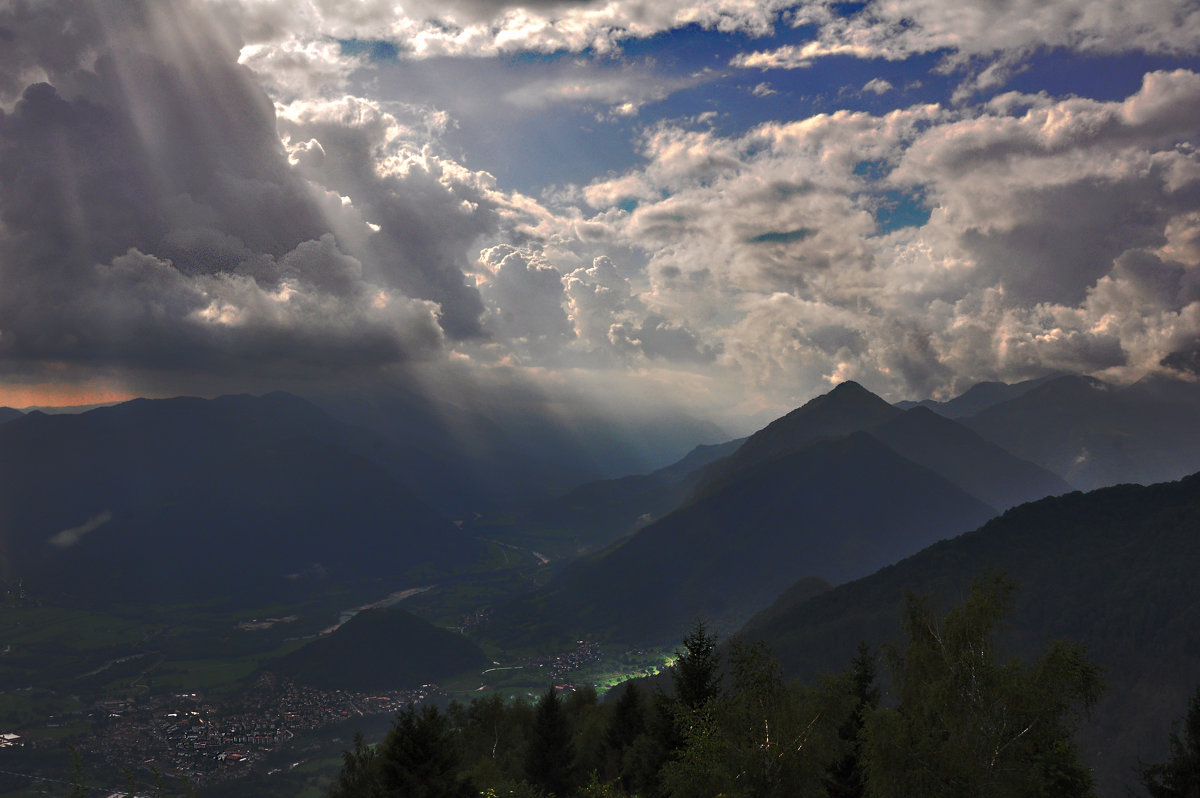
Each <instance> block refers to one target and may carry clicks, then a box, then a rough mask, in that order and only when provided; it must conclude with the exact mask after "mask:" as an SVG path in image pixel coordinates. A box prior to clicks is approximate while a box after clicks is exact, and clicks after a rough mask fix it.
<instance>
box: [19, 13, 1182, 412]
mask: <svg viewBox="0 0 1200 798" xmlns="http://www.w3.org/2000/svg"><path fill="white" fill-rule="evenodd" d="M1197 53H1200V2H1197V0H1144V1H1143V2H1139V3H1136V4H1131V3H1126V2H1118V0H1056V1H1055V2H1050V3H1047V2H1044V0H870V1H869V2H838V3H831V2H824V1H822V0H806V1H805V2H800V3H793V2H787V1H786V0H657V1H656V2H653V3H649V2H645V1H644V0H563V1H556V0H534V2H528V3H524V4H519V3H511V2H506V1H505V0H439V2H430V1H429V0H412V1H411V2H405V3H394V2H383V1H382V0H337V1H336V2H335V1H334V0H61V1H60V0H0V404H6V405H11V406H18V407H20V406H26V405H33V404H76V403H78V404H82V403H90V402H99V401H110V400H113V399H119V398H124V397H127V396H135V395H145V396H166V395H173V394H179V393H193V394H201V395H214V394H217V393H222V392H228V391H233V390H251V391H262V390H271V389H274V388H288V389H295V388H303V387H305V386H309V387H316V386H322V385H324V386H336V385H352V384H353V385H359V384H371V382H372V381H374V380H388V379H397V378H400V376H401V375H403V376H404V377H405V378H408V377H413V375H416V376H415V377H414V378H417V379H420V380H422V381H424V383H425V384H435V383H436V384H439V385H443V386H446V385H452V386H454V388H453V390H456V391H463V392H470V391H486V390H489V386H494V385H497V384H506V385H512V384H522V385H528V386H531V387H533V388H535V389H537V390H541V391H547V392H550V393H552V394H554V395H556V396H580V397H591V398H593V399H595V398H597V397H603V399H604V401H607V402H611V403H612V406H613V407H620V406H621V404H622V403H623V402H630V403H633V402H643V403H644V402H651V403H653V402H661V403H663V404H670V405H673V406H678V407H680V408H682V409H685V410H687V411H689V412H692V413H695V414H697V415H700V416H704V417H708V418H712V419H723V420H726V421H728V420H730V419H737V418H746V417H760V416H762V415H764V414H766V415H767V416H770V415H772V414H778V412H781V411H784V410H786V409H788V408H790V407H793V406H795V405H796V404H798V403H799V402H801V401H803V400H805V399H807V398H809V397H811V396H814V395H816V394H819V393H822V392H824V391H826V390H828V389H829V388H830V387H832V386H833V385H835V384H837V383H838V382H841V381H843V380H847V379H853V380H857V381H858V382H860V383H862V384H863V385H865V386H866V387H868V388H869V389H871V390H873V391H875V392H876V393H879V394H880V395H882V396H884V397H886V398H888V399H892V400H898V399H904V398H923V397H931V396H932V397H936V398H948V397H950V396H953V395H955V394H957V393H960V392H961V391H963V390H965V389H966V388H967V387H969V386H970V385H971V384H973V383H975V382H978V381H981V380H1003V381H1008V382H1012V381H1016V380H1021V379H1027V378H1032V377H1037V376H1042V375H1044V374H1047V373H1051V372H1058V371H1070V372H1077V373H1085V374H1091V375H1095V376H1098V377H1101V378H1103V379H1107V380H1112V381H1116V382H1130V381H1133V380H1136V379H1139V378H1141V377H1143V376H1145V375H1147V374H1152V373H1157V372H1168V373H1171V374H1174V375H1177V376H1191V377H1195V376H1196V374H1197V373H1200V152H1198V151H1197V146H1198V145H1200V57H1198V56H1197V55H1196V54H1197ZM735 426H736V423H735Z"/></svg>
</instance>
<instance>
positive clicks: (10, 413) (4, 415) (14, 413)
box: [0, 407, 25, 424]
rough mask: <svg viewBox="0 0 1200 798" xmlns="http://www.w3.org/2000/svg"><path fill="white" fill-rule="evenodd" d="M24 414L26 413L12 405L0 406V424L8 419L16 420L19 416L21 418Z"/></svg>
mask: <svg viewBox="0 0 1200 798" xmlns="http://www.w3.org/2000/svg"><path fill="white" fill-rule="evenodd" d="M23 415H25V414H24V413H22V412H21V411H20V410H14V409H13V408H11V407H0V424H4V423H5V422H8V421H14V420H16V419H18V418H21V417H22V416H23Z"/></svg>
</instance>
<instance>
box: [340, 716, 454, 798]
mask: <svg viewBox="0 0 1200 798" xmlns="http://www.w3.org/2000/svg"><path fill="white" fill-rule="evenodd" d="M451 735H452V729H451V728H450V723H449V721H448V719H447V718H446V716H445V715H443V714H442V713H440V712H439V711H438V709H437V707H432V706H426V707H422V708H421V709H420V710H417V708H416V707H414V706H413V705H412V704H409V706H408V708H407V709H405V710H403V711H401V712H399V713H398V714H397V715H396V719H395V720H394V721H393V722H392V728H391V730H389V731H388V734H387V737H386V738H385V739H384V741H383V742H382V743H381V744H380V745H379V747H378V748H377V749H375V750H374V751H372V750H371V749H370V748H368V747H367V746H366V745H364V744H363V740H362V737H361V735H359V736H356V737H355V739H354V751H347V752H345V753H344V754H343V755H342V756H343V759H344V762H343V767H342V772H341V774H340V775H339V777H338V781H337V783H336V784H335V785H334V786H333V788H332V789H331V790H330V793H329V794H330V796H331V798H385V797H386V798H470V797H471V796H474V795H475V794H476V791H475V788H474V786H473V785H472V784H471V782H470V781H469V780H468V779H467V778H465V777H464V776H463V775H461V773H460V770H461V768H460V762H459V755H458V749H457V747H456V746H455V745H454V741H453V739H452V738H451Z"/></svg>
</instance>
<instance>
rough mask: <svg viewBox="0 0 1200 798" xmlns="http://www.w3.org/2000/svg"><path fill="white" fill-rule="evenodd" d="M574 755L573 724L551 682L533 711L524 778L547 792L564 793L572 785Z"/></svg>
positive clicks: (562, 794)
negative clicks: (569, 720) (568, 718)
mask: <svg viewBox="0 0 1200 798" xmlns="http://www.w3.org/2000/svg"><path fill="white" fill-rule="evenodd" d="M574 758H575V746H574V744H573V742H572V739H571V725H570V723H569V722H568V720H567V715H566V713H565V712H564V711H563V706H562V701H560V700H559V697H558V691H557V690H555V689H554V686H553V685H551V686H550V689H548V690H547V691H546V694H545V695H543V696H542V698H541V700H540V701H538V704H537V709H536V711H535V712H534V716H533V731H532V735H531V737H530V740H529V750H528V753H527V754H526V757H525V778H527V779H528V780H529V782H530V783H531V784H534V785H536V786H538V787H541V788H542V789H544V790H546V791H547V792H550V793H553V794H555V795H558V796H565V795H567V794H568V792H569V791H570V789H571V787H572V786H573V779H572V773H571V762H572V761H573V760H574Z"/></svg>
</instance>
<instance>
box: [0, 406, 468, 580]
mask: <svg viewBox="0 0 1200 798" xmlns="http://www.w3.org/2000/svg"><path fill="white" fill-rule="evenodd" d="M348 437H349V438H352V437H353V434H351V433H348V432H347V431H346V430H345V429H344V428H343V427H342V426H341V425H339V424H338V423H337V422H335V421H333V420H332V419H331V418H329V417H328V416H327V415H326V414H324V413H323V412H322V411H320V410H318V409H317V408H316V407H314V406H312V405H310V404H309V403H307V402H305V401H303V400H301V399H298V398H297V397H294V396H290V395H287V394H270V395H267V396H264V397H250V396H230V397H222V398H220V399H216V400H211V401H208V400H202V399H190V398H181V399H170V400H153V401H152V400H135V401H133V402H127V403H125V404H122V405H118V406H115V407H111V408H103V409H99V410H94V411H90V412H88V413H83V414H79V415H61V416H47V415H44V414H41V413H31V414H29V415H27V416H25V417H24V418H22V419H17V420H15V421H12V422H9V423H8V424H5V425H3V426H0V546H2V547H3V552H4V557H3V568H4V574H3V576H4V578H6V579H9V580H14V579H24V581H25V584H26V585H27V586H28V587H29V589H30V590H32V591H35V592H37V593H39V594H40V595H51V594H53V595H61V596H63V597H68V598H72V599H75V600H79V601H88V602H111V601H119V600H129V601H135V602H136V601H143V600H159V601H164V600H196V599H197V598H201V597H208V596H213V595H216V596H221V597H226V598H230V599H231V600H233V599H239V598H240V599H249V598H252V597H253V598H263V597H274V596H276V595H279V594H280V593H289V592H295V591H297V590H301V589H303V588H304V586H305V585H307V584H309V583H310V582H311V580H312V579H315V578H320V579H322V580H324V579H336V580H347V581H348V582H355V581H363V580H370V579H379V578H382V577H385V576H386V577H388V578H390V579H397V578H401V575H402V574H403V573H404V572H406V571H410V570H413V569H414V568H417V567H421V566H425V567H434V568H438V569H446V568H452V567H455V566H456V565H457V564H461V563H464V562H467V561H469V560H471V559H473V558H474V557H476V556H479V554H480V553H481V552H482V546H481V545H480V544H478V543H476V542H474V541H471V540H469V539H466V538H465V537H464V536H462V535H461V534H459V533H458V531H457V530H456V529H454V527H453V526H452V525H450V524H449V523H448V522H447V521H445V520H443V519H442V518H441V517H440V516H439V515H438V514H437V513H435V512H434V511H433V510H431V509H430V508H429V507H427V506H426V505H425V504H424V503H423V502H421V501H420V500H419V499H417V498H416V497H415V496H413V495H412V494H411V493H409V492H408V491H406V490H405V488H404V487H403V486H401V485H400V484H399V483H397V482H396V480H395V479H393V478H392V477H391V476H390V475H389V474H388V473H387V472H386V471H385V470H384V469H383V468H382V467H380V466H379V465H378V464H376V463H375V462H373V461H371V460H370V459H368V458H366V457H364V456H362V455H361V454H359V453H357V452H355V451H354V447H353V446H352V445H350V444H348V443H346V440H347V438H348ZM305 575H307V576H305ZM390 589H394V587H391V588H389V590H390Z"/></svg>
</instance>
